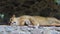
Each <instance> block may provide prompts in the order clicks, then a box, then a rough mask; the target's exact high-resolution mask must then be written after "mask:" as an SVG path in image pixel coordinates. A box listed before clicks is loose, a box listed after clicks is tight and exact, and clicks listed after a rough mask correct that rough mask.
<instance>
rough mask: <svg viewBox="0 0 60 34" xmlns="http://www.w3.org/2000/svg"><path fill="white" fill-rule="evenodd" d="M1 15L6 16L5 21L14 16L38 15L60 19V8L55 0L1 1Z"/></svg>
mask: <svg viewBox="0 0 60 34" xmlns="http://www.w3.org/2000/svg"><path fill="white" fill-rule="evenodd" d="M0 13H3V14H4V15H5V16H4V21H7V20H9V18H10V17H11V16H12V15H13V14H16V16H17V17H18V16H21V15H38V16H44V17H47V16H49V17H56V18H58V19H60V6H58V5H57V3H55V2H54V0H0ZM6 19H7V20H6ZM7 22H8V21H7Z"/></svg>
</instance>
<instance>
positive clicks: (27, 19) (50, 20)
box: [10, 15, 60, 27]
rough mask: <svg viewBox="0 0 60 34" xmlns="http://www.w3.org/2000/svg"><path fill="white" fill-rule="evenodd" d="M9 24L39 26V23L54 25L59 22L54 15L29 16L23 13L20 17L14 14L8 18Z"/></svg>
mask: <svg viewBox="0 0 60 34" xmlns="http://www.w3.org/2000/svg"><path fill="white" fill-rule="evenodd" d="M10 22H11V23H10V25H19V26H25V25H27V26H29V25H33V26H36V27H37V26H40V25H56V24H60V20H58V19H56V18H54V17H42V16H29V15H23V16H20V17H15V15H14V16H13V17H12V18H10Z"/></svg>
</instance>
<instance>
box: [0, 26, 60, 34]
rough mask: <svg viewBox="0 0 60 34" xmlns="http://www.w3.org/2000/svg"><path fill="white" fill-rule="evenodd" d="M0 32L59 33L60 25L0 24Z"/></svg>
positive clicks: (15, 33)
mask: <svg viewBox="0 0 60 34" xmlns="http://www.w3.org/2000/svg"><path fill="white" fill-rule="evenodd" d="M0 34H60V27H53V26H52V27H39V28H38V29H36V28H32V27H28V26H5V25H3V26H2V25H1V26H0Z"/></svg>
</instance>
